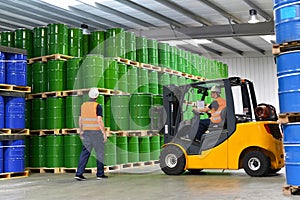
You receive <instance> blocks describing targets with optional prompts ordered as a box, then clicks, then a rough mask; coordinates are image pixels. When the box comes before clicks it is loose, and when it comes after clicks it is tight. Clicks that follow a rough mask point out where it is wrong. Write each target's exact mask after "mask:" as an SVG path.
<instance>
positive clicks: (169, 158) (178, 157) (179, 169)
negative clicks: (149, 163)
mask: <svg viewBox="0 0 300 200" xmlns="http://www.w3.org/2000/svg"><path fill="white" fill-rule="evenodd" d="M159 161H160V168H161V170H162V171H163V172H164V173H165V174H168V175H180V174H182V173H183V172H184V171H185V170H184V167H185V156H184V154H183V152H182V151H181V149H180V148H179V147H177V146H174V145H168V146H166V147H165V148H164V149H163V150H162V152H161V154H160V158H159Z"/></svg>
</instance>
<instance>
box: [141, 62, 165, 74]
mask: <svg viewBox="0 0 300 200" xmlns="http://www.w3.org/2000/svg"><path fill="white" fill-rule="evenodd" d="M139 67H140V68H143V69H148V70H152V71H157V72H160V71H161V67H159V66H155V65H151V64H146V63H140V64H139Z"/></svg>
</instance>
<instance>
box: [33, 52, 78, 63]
mask: <svg viewBox="0 0 300 200" xmlns="http://www.w3.org/2000/svg"><path fill="white" fill-rule="evenodd" d="M70 58H73V56H67V55H63V54H51V55H45V56H40V57H35V58H30V59H28V64H32V63H34V62H40V61H42V62H47V61H48V60H67V59H70Z"/></svg>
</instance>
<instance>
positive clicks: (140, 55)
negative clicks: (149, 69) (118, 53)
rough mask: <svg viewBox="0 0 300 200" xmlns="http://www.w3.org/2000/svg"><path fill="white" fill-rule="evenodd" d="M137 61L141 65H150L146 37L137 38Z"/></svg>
mask: <svg viewBox="0 0 300 200" xmlns="http://www.w3.org/2000/svg"><path fill="white" fill-rule="evenodd" d="M136 60H137V61H138V62H141V63H148V46H147V38H146V37H142V36H137V37H136Z"/></svg>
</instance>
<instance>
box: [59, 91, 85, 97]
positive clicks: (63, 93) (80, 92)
mask: <svg viewBox="0 0 300 200" xmlns="http://www.w3.org/2000/svg"><path fill="white" fill-rule="evenodd" d="M87 93H88V90H82V89H78V90H65V91H62V96H64V97H66V96H74V95H75V96H82V95H84V94H87Z"/></svg>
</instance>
